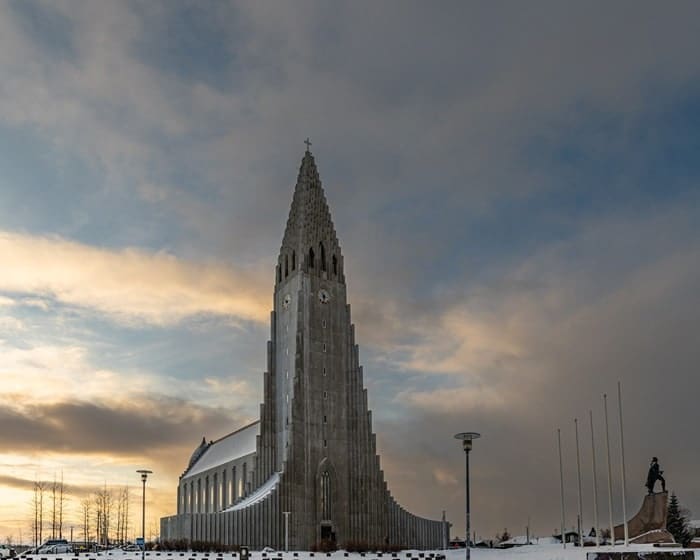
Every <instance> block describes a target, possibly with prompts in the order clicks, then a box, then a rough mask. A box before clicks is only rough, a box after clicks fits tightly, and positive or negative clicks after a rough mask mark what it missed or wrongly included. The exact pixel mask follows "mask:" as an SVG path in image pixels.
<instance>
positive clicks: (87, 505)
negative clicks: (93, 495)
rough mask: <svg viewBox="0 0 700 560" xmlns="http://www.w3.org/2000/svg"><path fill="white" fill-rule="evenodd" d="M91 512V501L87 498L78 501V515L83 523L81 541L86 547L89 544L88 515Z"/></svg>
mask: <svg viewBox="0 0 700 560" xmlns="http://www.w3.org/2000/svg"><path fill="white" fill-rule="evenodd" d="M91 512H92V500H91V499H90V496H87V497H85V498H83V499H82V500H80V513H81V515H82V522H83V540H84V541H85V544H86V545H87V544H88V543H89V542H90V514H91Z"/></svg>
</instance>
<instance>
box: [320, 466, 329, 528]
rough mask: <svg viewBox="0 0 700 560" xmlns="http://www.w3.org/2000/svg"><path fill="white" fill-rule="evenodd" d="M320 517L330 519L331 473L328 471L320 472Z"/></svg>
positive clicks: (325, 519)
mask: <svg viewBox="0 0 700 560" xmlns="http://www.w3.org/2000/svg"><path fill="white" fill-rule="evenodd" d="M321 519H323V520H324V521H329V520H330V519H331V475H330V473H329V472H328V471H323V474H321Z"/></svg>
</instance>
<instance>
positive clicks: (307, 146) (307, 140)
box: [304, 136, 311, 152]
mask: <svg viewBox="0 0 700 560" xmlns="http://www.w3.org/2000/svg"><path fill="white" fill-rule="evenodd" d="M304 144H306V151H307V152H309V151H311V150H309V148H310V147H311V140H309V138H308V136H307V138H306V140H304Z"/></svg>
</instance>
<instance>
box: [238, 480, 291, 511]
mask: <svg viewBox="0 0 700 560" xmlns="http://www.w3.org/2000/svg"><path fill="white" fill-rule="evenodd" d="M279 481H280V475H279V473H275V474H273V475H272V476H271V477H270V478H268V479H267V481H266V482H265V484H263V485H262V486H260V488H258V489H257V490H256V491H255V492H253V493H252V494H251V495H250V496H248V497H246V498H245V499H243V500H241V501H240V502H238V503H237V504H235V505H234V506H231V507H230V508H228V509H225V510H224V511H236V510H238V509H243V508H246V507H248V506H250V505H253V504H256V503H258V502H261V501H262V500H264V499H265V498H267V497H268V496H269V495H270V494H271V493H272V491H273V490H274V489H275V487H276V486H277V483H278V482H279Z"/></svg>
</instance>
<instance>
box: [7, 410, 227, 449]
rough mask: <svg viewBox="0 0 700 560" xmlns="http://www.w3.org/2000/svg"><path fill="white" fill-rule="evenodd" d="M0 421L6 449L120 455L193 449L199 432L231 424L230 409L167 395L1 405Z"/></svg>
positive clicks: (213, 432) (212, 433)
mask: <svg viewBox="0 0 700 560" xmlns="http://www.w3.org/2000/svg"><path fill="white" fill-rule="evenodd" d="M0 423H1V424H2V425H3V426H10V427H11V429H6V430H3V431H2V433H1V434H0V446H2V448H3V449H5V450H7V451H14V452H21V451H24V452H27V451H34V452H36V451H38V450H40V451H43V452H56V453H69V454H78V453H109V454H113V455H126V456H130V455H135V454H142V453H151V452H153V453H158V452H162V451H163V450H167V449H168V448H172V447H178V448H182V447H183V446H184V447H185V448H187V447H190V446H191V447H194V446H195V445H196V444H197V442H198V441H199V440H200V439H201V437H202V436H203V435H207V436H209V437H210V439H216V438H217V437H220V436H221V435H223V434H224V433H227V432H229V431H231V430H232V429H233V427H235V425H236V421H235V420H234V419H232V417H231V415H230V411H224V410H221V409H208V408H204V407H199V406H197V405H194V404H192V403H188V402H186V401H183V400H177V399H168V398H155V399H152V400H140V401H136V402H132V403H128V404H124V403H122V404H118V403H85V402H59V403H55V404H43V405H27V406H23V407H21V408H10V407H4V408H3V409H2V410H0ZM232 426H233V427H232ZM183 461H184V459H183Z"/></svg>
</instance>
